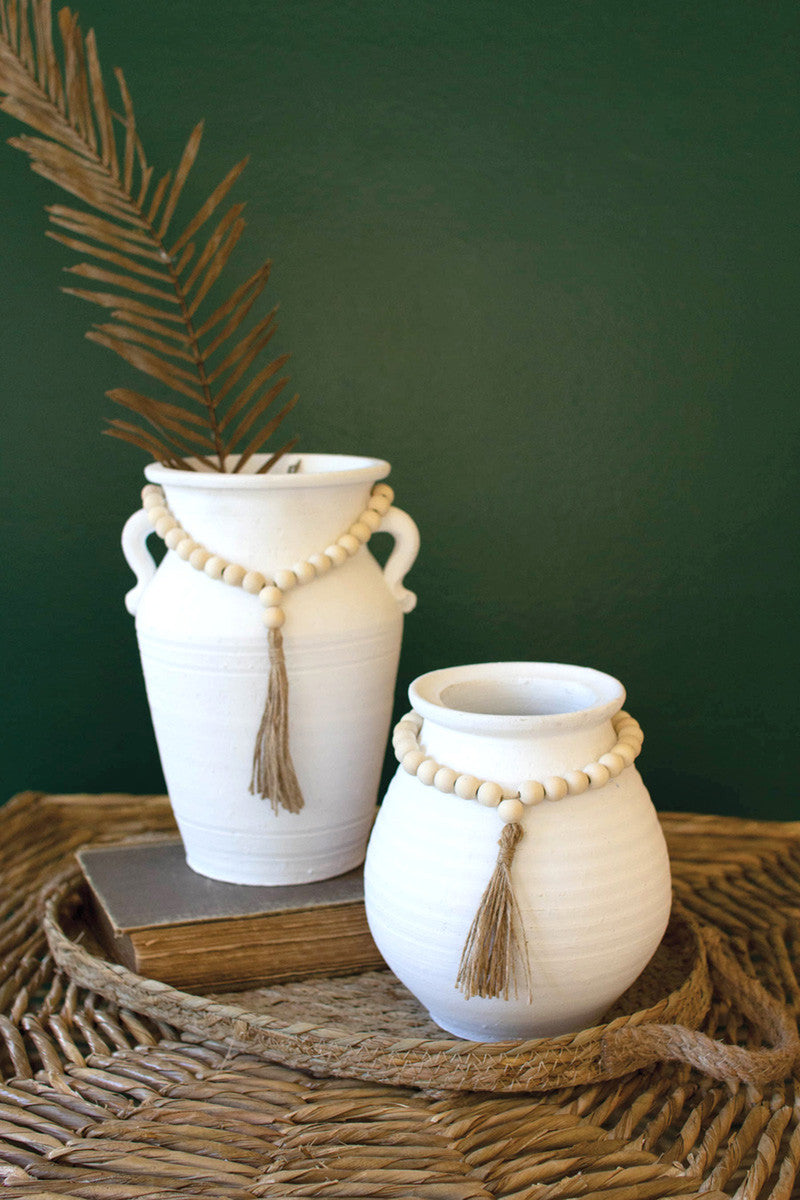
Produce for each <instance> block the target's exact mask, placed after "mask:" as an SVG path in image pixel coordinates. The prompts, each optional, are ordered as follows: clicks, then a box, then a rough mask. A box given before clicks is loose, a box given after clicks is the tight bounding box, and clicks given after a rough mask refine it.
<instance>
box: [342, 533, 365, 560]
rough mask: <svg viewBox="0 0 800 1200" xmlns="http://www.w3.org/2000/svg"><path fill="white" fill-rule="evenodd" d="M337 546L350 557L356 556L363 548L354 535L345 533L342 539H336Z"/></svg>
mask: <svg viewBox="0 0 800 1200" xmlns="http://www.w3.org/2000/svg"><path fill="white" fill-rule="evenodd" d="M336 544H337V546H341V547H342V549H343V550H344V551H345V553H346V554H349V555H353V554H355V553H356V551H357V550H359V549H360V548H361V542H360V541H359V540H358V538H357V537H353V535H352V533H343V534H342V536H341V537H340V538H337V539H336Z"/></svg>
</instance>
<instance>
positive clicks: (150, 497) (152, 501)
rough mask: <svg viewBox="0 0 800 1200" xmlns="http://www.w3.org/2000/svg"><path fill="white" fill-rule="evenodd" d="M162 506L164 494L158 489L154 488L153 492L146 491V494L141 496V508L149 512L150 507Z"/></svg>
mask: <svg viewBox="0 0 800 1200" xmlns="http://www.w3.org/2000/svg"><path fill="white" fill-rule="evenodd" d="M163 507H164V496H163V494H162V493H161V492H160V491H158V490H156V491H155V492H148V493H147V495H146V496H145V495H143V496H142V508H145V509H147V511H148V512H150V510H151V509H152V508H163Z"/></svg>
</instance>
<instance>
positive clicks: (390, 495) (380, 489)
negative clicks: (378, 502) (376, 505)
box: [372, 483, 394, 504]
mask: <svg viewBox="0 0 800 1200" xmlns="http://www.w3.org/2000/svg"><path fill="white" fill-rule="evenodd" d="M375 496H385V497H386V499H387V500H388V501H389V503H390V504H391V503H392V501H393V500H394V492H393V491H392V489H391V488H390V487H389V484H388V483H376V484H375V486H374V488H373V489H372V497H373V499H374V498H375Z"/></svg>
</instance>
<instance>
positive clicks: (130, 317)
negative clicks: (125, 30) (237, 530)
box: [0, 0, 297, 471]
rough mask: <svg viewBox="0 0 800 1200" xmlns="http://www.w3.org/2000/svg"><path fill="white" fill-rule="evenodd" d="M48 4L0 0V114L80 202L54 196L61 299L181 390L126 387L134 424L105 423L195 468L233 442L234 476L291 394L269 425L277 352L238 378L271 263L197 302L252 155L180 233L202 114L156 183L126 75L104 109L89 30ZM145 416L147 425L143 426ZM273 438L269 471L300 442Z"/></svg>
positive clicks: (246, 362)
mask: <svg viewBox="0 0 800 1200" xmlns="http://www.w3.org/2000/svg"><path fill="white" fill-rule="evenodd" d="M51 2H52V0H0V97H2V99H0V108H2V109H3V111H5V112H7V113H9V114H10V115H11V116H12V117H15V118H17V119H18V120H19V121H21V122H23V124H25V125H26V126H28V127H29V129H30V130H31V131H32V133H31V134H23V135H21V136H19V137H15V138H11V139H10V144H11V145H12V146H15V147H17V149H19V150H23V151H25V153H26V154H28V156H29V157H30V160H31V166H32V169H33V170H34V171H36V172H37V174H39V175H42V176H43V177H44V178H45V179H49V180H50V181H51V182H53V183H55V184H57V185H58V186H59V187H60V188H61V189H62V190H63V191H65V192H68V193H69V194H70V195H71V196H73V197H74V198H75V199H76V200H77V201H79V202H80V204H81V205H82V206H84V207H76V206H74V205H72V204H53V205H51V206H50V207H49V208H48V209H47V212H48V215H49V218H50V222H51V225H52V226H53V228H52V229H51V230H49V231H48V236H50V237H52V238H55V239H56V241H58V242H61V243H62V244H63V245H65V246H67V247H68V248H69V249H70V250H73V251H75V252H77V253H78V254H79V255H81V256H85V258H86V261H82V262H80V263H78V264H77V265H75V266H73V267H70V268H68V270H69V271H70V273H71V274H72V275H74V276H76V284H78V281H80V282H79V285H78V286H75V287H65V288H64V289H63V290H64V291H65V292H68V293H69V294H70V295H73V296H78V297H80V298H81V299H83V300H88V301H89V302H91V303H93V304H96V305H99V306H100V307H101V308H105V309H108V310H109V312H110V320H109V321H107V322H104V323H98V324H95V325H94V326H93V327H92V329H91V330H90V332H89V333H88V334H87V336H88V337H89V338H90V339H91V340H92V341H94V342H97V343H99V345H101V346H105V347H106V348H107V349H109V350H112V351H114V353H116V354H118V355H119V356H120V357H121V358H124V359H125V361H126V362H128V363H130V364H131V365H132V366H134V367H136V368H137V369H138V370H140V371H142V372H143V373H144V374H145V375H149V376H150V377H151V378H152V379H155V380H157V381H158V382H159V383H161V384H162V385H164V387H166V388H167V389H169V391H170V392H172V393H175V394H177V396H178V397H179V400H178V401H177V402H174V403H169V402H167V401H165V400H161V399H156V398H155V397H152V396H149V395H143V394H141V393H140V392H136V391H132V390H131V389H129V388H114V389H113V390H112V391H110V392H108V396H109V397H110V399H111V400H113V401H114V402H115V403H117V404H119V405H121V406H122V407H123V408H125V409H127V410H128V411H129V412H130V413H132V414H134V417H135V418H137V421H136V423H133V422H131V421H127V420H120V419H114V420H110V421H109V428H108V429H107V430H106V431H105V432H106V433H108V434H110V435H111V436H112V437H117V438H121V439H122V440H123V441H126V442H130V443H132V444H133V445H135V446H138V447H139V448H140V449H143V450H146V451H147V452H148V453H149V454H151V455H153V457H154V458H156V459H157V460H158V461H160V462H162V463H165V464H167V465H169V466H173V467H181V468H184V469H193V462H199V463H201V464H202V465H203V466H205V467H206V468H208V469H212V470H217V471H225V470H226V469H227V467H226V460H227V459H228V457H229V456H230V455H232V454H234V453H236V452H238V453H239V457H238V459H237V460H236V463H235V466H234V467H233V470H234V471H240V470H241V469H242V468H243V467H244V466H245V465H246V463H247V462H248V461H249V459H250V458H251V457H252V456H253V455H254V454H256V453H258V452H259V451H260V450H261V449H262V448H263V446H264V444H265V443H266V441H267V440H268V439H269V438H270V437H271V436H272V435H273V434H274V433H275V431H276V429H277V428H278V426H279V425H280V424H281V422H282V421H283V419H284V417H285V416H286V415H287V414H288V413H289V412H290V410H291V409H292V408H293V407H294V405H295V403H296V401H297V396H294V397H292V399H291V400H289V401H288V402H286V403H284V404H283V405H282V407H280V408H279V409H278V410H277V412H276V413H275V415H274V416H270V417H269V419H266V414H267V411H268V409H269V408H270V406H271V405H273V404H274V403H275V401H276V400H277V399H278V397H279V396H280V394H281V392H282V391H283V389H284V388H285V386H286V384H287V383H288V378H287V377H285V376H280V377H279V378H277V379H276V378H275V377H276V376H279V373H280V371H281V369H282V368H283V366H284V365H285V363H286V361H287V359H288V357H289V356H288V355H286V354H282V355H279V356H278V357H277V358H275V359H273V360H272V361H271V362H269V363H268V365H266V366H264V367H261V368H260V369H258V370H256V371H255V373H254V374H252V375H251V376H250V377H248V373H249V372H250V370H251V368H252V367H253V365H254V363H255V362H256V359H257V358H258V357H259V355H261V354H262V352H263V351H264V349H265V348H266V346H267V344H268V342H269V341H270V339H271V338H272V336H273V334H274V332H275V311H276V310H275V309H273V310H272V311H271V312H270V313H268V315H267V316H266V317H263V318H262V319H261V320H260V321H258V323H257V324H256V325H255V326H254V327H253V328H252V329H251V330H250V331H249V332H248V333H241V332H238V335H237V331H241V327H242V324H243V322H244V321H245V318H246V317H247V315H248V314H249V312H250V310H251V309H252V307H253V305H254V304H255V302H256V301H257V300H258V298H259V296H260V295H261V293H262V291H263V290H264V288H265V286H266V283H267V280H268V278H269V273H270V263H269V262H267V263H265V264H264V266H262V267H259V269H258V270H257V271H255V272H254V273H253V274H252V275H251V276H250V278H249V279H247V280H246V281H245V282H244V283H243V284H241V285H240V286H239V287H237V288H236V289H235V290H234V291H233V292H232V293H231V294H230V295H229V296H228V297H227V299H225V300H224V301H223V302H222V303H220V304H218V306H217V307H216V309H215V310H214V311H212V312H211V313H210V314H209V315H207V316H206V315H205V310H204V309H203V312H202V315H201V309H202V306H203V305H204V302H205V301H206V298H207V296H208V293H209V291H210V290H211V288H212V287H213V285H214V284H215V283H216V281H217V279H218V278H219V276H220V274H221V272H222V270H223V268H224V267H225V265H226V263H227V262H228V259H229V258H230V255H231V253H232V252H233V249H234V247H235V246H236V244H237V242H238V241H239V238H240V237H241V235H242V231H243V230H244V227H245V222H244V220H243V219H242V209H243V205H241V204H234V205H232V206H231V207H230V208H229V209H228V210H227V212H225V214H224V215H223V216H222V217H221V218H219V217H218V218H217V224H216V226H215V227H214V228H213V230H212V232H211V233H210V234H209V233H208V232H207V231H206V232H204V231H203V230H204V226H206V224H207V222H209V221H210V220H211V218H212V217H214V216H215V214H217V212H218V210H219V208H220V206H221V205H222V204H223V202H224V201H225V199H226V197H227V195H228V193H229V192H230V190H231V188H232V187H233V185H234V183H235V182H236V180H237V179H238V178H239V176H240V175H241V173H242V171H243V170H244V167H245V165H246V161H247V160H246V159H245V160H244V161H243V162H240V163H237V164H236V166H234V167H233V168H232V169H231V170H230V171H229V172H228V174H227V175H226V176H225V178H224V179H223V180H222V182H221V183H219V184H218V185H217V187H216V188H215V189H214V191H213V192H212V193H211V195H210V196H209V198H208V199H207V200H206V201H205V203H204V204H202V205H201V206H200V208H199V209H198V211H197V213H196V214H195V215H194V217H192V219H191V220H190V221H189V222H188V224H186V225H185V226H184V227H183V228H182V229H181V230H180V231H178V232H176V231H175V230H174V229H173V224H174V218H175V212H176V209H177V207H178V202H179V200H180V197H181V193H182V191H183V188H184V185H185V183H186V179H187V177H188V175H189V172H190V170H191V168H192V165H193V164H194V161H195V159H196V157H197V152H198V149H199V146H200V138H201V135H202V128H203V127H202V123H201V124H199V125H197V126H196V127H195V129H194V130H193V131H192V133H191V135H190V137H189V140H188V142H187V143H186V148H185V150H184V152H183V155H182V157H181V160H180V162H179V164H178V166H177V169H176V170H175V172H174V174H172V173H171V172H167V173H166V174H165V175H163V176H162V177H161V178H160V179H158V180H157V181H155V174H154V171H153V168H152V166H150V165H149V164H148V162H147V158H146V156H145V152H144V148H143V146H142V142H141V139H140V137H139V134H138V132H137V127H136V118H135V116H134V111H133V104H132V102H131V97H130V93H129V91H128V87H127V85H126V82H125V78H124V76H123V74H122V72H121V71H120V70H117V71H116V72H115V75H116V79H117V85H118V88H119V92H120V99H121V104H122V113H121V115H118V114H116V113H114V112H113V111H112V109H111V105H110V103H109V99H108V95H107V93H106V89H105V84H104V82H103V75H102V71H101V69H100V62H99V59H98V56H97V46H96V43H95V37H94V33H93V31H90V32H89V33H88V34H87V35H86V37H85V38H84V36H83V34H82V32H81V29H80V26H79V24H78V19H77V16H76V15H75V14H74V13H72V12H71V11H70V10H69V9H68V8H63V9H61V11H60V12H59V14H58V30H59V39H60V49H59V50H57V48H56V43H55V39H54V33H53V22H52V14H51ZM142 422H144V424H143V423H142ZM296 440H297V439H296V438H293V439H291V440H290V441H288V442H287V443H286V444H285V445H283V446H281V447H280V448H279V449H278V450H277V451H276V452H275V453H274V454H272V456H271V457H270V458H269V459H268V460H267V461H266V462H265V463H264V464H263V466H262V467H261V468H260V470H261V471H265V470H268V469H269V468H270V467H271V466H272V465H274V463H275V462H277V460H278V459H279V458H280V457H281V455H282V454H284V453H285V452H286V451H287V450H289V449H290V448H291V447H292V446H293V445H294V444H295V442H296Z"/></svg>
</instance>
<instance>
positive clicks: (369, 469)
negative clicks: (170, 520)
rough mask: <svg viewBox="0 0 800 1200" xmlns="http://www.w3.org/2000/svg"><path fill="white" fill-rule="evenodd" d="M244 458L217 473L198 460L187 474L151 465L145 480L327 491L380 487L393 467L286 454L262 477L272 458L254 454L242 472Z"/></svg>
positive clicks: (230, 460) (349, 457)
mask: <svg viewBox="0 0 800 1200" xmlns="http://www.w3.org/2000/svg"><path fill="white" fill-rule="evenodd" d="M240 458H241V455H239V454H229V455H228V456H227V458H226V468H227V469H226V470H225V471H214V470H212V469H211V468H210V467H207V466H206V465H205V464H203V463H201V462H197V460H192V461H193V463H194V467H195V469H194V470H191V471H183V470H178V469H177V468H175V467H165V466H163V464H161V463H148V465H147V466H146V467H145V469H144V473H145V476H146V477H147V479H148V480H149V481H150V482H151V483H157V484H160V485H162V486H164V485H166V486H168V487H170V486H171V487H182V488H203V489H204V490H207V489H208V488H215V489H220V490H231V489H236V490H242V489H244V490H247V491H250V490H253V491H258V490H259V489H267V490H273V489H274V490H278V491H281V490H283V489H287V488H291V489H292V490H297V489H303V488H309V487H311V488H313V487H325V486H330V484H332V483H336V484H339V483H377V482H378V480H379V479H385V478H386V476H387V475H388V474H389V472H390V471H391V466H390V464H389V463H388V462H386V461H385V460H384V459H382V458H368V457H366V456H364V455H360V454H306V453H303V454H285V455H284V456H283V458H282V459H280V460H279V462H277V463H276V464H275V466H274V467H272V468H271V470H269V471H267V472H266V473H264V474H259V473H258V472H259V469H260V468H261V467H263V465H264V464H265V463H266V462H268V461H269V459H270V455H269V454H254V455H253V456H252V457H251V458H250V459H248V461H247V463H246V464H245V466H244V468H243V469H242V470H241V471H234V467H235V466H236V464H237V462H238V461H239V459H240Z"/></svg>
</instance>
